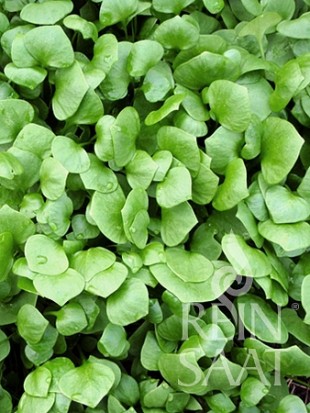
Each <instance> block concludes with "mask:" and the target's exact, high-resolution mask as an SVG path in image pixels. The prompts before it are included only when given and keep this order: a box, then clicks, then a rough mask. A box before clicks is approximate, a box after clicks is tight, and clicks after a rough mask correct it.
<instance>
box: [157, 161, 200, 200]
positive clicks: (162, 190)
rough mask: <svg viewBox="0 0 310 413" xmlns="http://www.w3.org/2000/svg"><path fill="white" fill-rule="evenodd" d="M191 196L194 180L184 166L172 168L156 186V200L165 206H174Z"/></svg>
mask: <svg viewBox="0 0 310 413" xmlns="http://www.w3.org/2000/svg"><path fill="white" fill-rule="evenodd" d="M191 197H192V180H191V176H190V173H189V171H188V170H187V169H186V168H184V167H176V168H171V169H170V170H169V171H168V173H167V175H166V177H165V179H164V180H163V181H162V182H160V183H159V184H158V185H157V188H156V200H157V202H158V205H160V206H161V207H163V208H173V207H175V206H177V205H180V204H181V203H182V202H185V201H187V200H189V199H191Z"/></svg>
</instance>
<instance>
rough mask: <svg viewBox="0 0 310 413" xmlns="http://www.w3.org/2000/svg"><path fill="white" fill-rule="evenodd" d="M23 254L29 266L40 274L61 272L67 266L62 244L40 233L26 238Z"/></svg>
mask: <svg viewBox="0 0 310 413" xmlns="http://www.w3.org/2000/svg"><path fill="white" fill-rule="evenodd" d="M25 256H26V259H27V263H28V266H29V268H30V269H31V270H32V271H35V272H38V273H41V274H46V275H55V274H62V273H63V272H64V271H66V269H67V268H68V266H69V262H68V258H67V256H66V254H65V252H64V250H63V248H62V246H61V245H60V244H58V243H57V242H56V241H54V240H52V239H51V238H49V237H47V236H46V235H42V234H36V235H33V236H31V237H29V238H28V240H27V242H26V245H25Z"/></svg>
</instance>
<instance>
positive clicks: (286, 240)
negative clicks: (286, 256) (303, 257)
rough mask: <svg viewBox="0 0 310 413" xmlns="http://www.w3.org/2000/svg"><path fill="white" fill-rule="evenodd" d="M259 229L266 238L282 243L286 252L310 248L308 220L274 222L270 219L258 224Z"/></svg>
mask: <svg viewBox="0 0 310 413" xmlns="http://www.w3.org/2000/svg"><path fill="white" fill-rule="evenodd" d="M258 231H259V233H260V234H261V235H262V236H263V237H264V238H266V239H267V240H268V241H271V242H274V243H275V244H278V245H280V247H281V248H283V250H284V251H286V252H290V251H291V252H292V251H295V250H300V249H303V248H308V247H309V245H310V225H309V224H308V223H307V222H297V223H296V224H274V223H273V222H272V221H271V220H270V219H269V220H267V221H265V222H260V223H259V224H258Z"/></svg>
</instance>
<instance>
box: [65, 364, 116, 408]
mask: <svg viewBox="0 0 310 413" xmlns="http://www.w3.org/2000/svg"><path fill="white" fill-rule="evenodd" d="M114 381H115V376H114V373H113V371H112V370H111V368H109V367H108V366H105V365H104V364H101V363H98V362H95V361H89V360H87V361H85V362H84V363H83V364H82V366H80V367H76V368H75V369H73V370H70V371H68V372H67V373H66V374H65V375H64V376H62V378H61V379H60V381H59V386H60V389H61V391H62V393H64V394H65V395H66V396H67V397H69V398H70V399H71V400H74V401H76V402H78V403H82V404H85V405H86V406H89V407H92V408H95V407H96V406H97V405H98V403H99V402H100V400H101V399H102V398H103V397H104V396H105V395H106V394H108V392H109V390H110V389H111V387H112V386H113V383H114Z"/></svg>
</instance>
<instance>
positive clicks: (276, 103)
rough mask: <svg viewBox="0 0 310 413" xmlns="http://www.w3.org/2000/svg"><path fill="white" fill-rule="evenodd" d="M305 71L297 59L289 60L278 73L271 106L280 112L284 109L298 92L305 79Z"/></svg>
mask: <svg viewBox="0 0 310 413" xmlns="http://www.w3.org/2000/svg"><path fill="white" fill-rule="evenodd" d="M304 79H305V78H304V76H303V73H302V71H301V69H300V66H299V64H298V62H297V61H296V60H289V61H288V62H287V63H286V64H285V65H284V66H283V67H281V69H279V70H278V72H277V73H276V78H275V83H276V88H275V91H274V92H273V93H272V94H271V96H270V107H271V109H272V110H273V111H275V112H279V111H280V110H282V109H284V108H285V106H286V105H287V104H288V103H289V101H290V100H291V99H292V97H293V96H294V95H295V94H296V93H297V91H298V89H299V87H300V85H301V84H302V82H303V81H304Z"/></svg>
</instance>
